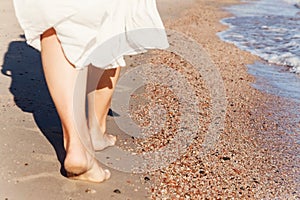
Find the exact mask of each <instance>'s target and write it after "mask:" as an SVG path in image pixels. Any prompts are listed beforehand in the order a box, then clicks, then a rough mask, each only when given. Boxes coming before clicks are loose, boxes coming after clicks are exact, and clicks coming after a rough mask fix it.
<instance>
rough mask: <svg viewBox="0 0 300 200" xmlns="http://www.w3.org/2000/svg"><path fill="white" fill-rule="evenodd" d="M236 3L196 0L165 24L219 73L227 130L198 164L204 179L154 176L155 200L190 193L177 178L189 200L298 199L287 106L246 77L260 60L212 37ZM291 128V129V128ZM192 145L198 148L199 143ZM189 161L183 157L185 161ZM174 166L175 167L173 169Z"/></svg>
mask: <svg viewBox="0 0 300 200" xmlns="http://www.w3.org/2000/svg"><path fill="white" fill-rule="evenodd" d="M239 3H242V2H239V1H236V0H232V1H231V0H229V1H225V2H224V1H222V3H219V2H218V1H204V0H198V1H195V4H194V6H193V7H192V8H189V9H187V10H186V11H184V12H183V13H182V14H181V16H180V17H179V18H178V19H177V20H175V21H174V19H173V20H166V21H165V26H166V28H170V29H173V30H177V31H179V32H182V33H184V34H186V35H188V36H189V37H191V38H193V39H194V40H196V41H197V42H198V43H199V44H200V45H202V47H203V48H204V49H205V50H206V51H207V52H208V54H209V55H210V56H211V59H212V60H213V62H214V63H215V65H216V66H217V67H218V68H219V70H220V72H221V74H222V77H223V80H224V84H225V88H226V92H227V101H228V107H227V116H226V127H225V132H224V133H223V134H222V135H221V137H220V139H219V143H218V145H217V146H216V149H215V150H214V151H213V153H212V154H211V155H208V156H207V157H205V158H204V159H201V160H198V161H199V162H201V163H202V164H203V165H204V167H202V168H201V169H203V170H204V171H205V173H204V175H203V174H202V175H201V174H200V175H199V173H198V174H197V172H196V170H194V173H196V174H197V178H195V180H193V182H198V183H197V184H196V183H193V184H191V183H190V182H189V181H188V180H185V179H182V178H181V177H178V176H175V177H173V178H166V176H165V175H159V174H156V175H158V176H159V177H160V178H159V180H157V182H156V184H155V185H154V186H153V187H152V192H153V193H156V194H155V195H152V198H154V199H156V198H158V199H159V198H163V197H170V196H171V197H172V198H176V193H177V192H178V191H180V192H181V193H185V192H187V193H188V190H185V189H184V187H183V186H182V183H181V182H178V180H176V179H179V180H181V181H182V182H184V185H185V186H186V187H188V188H198V189H195V190H194V192H193V194H192V195H191V199H197V198H205V197H209V198H213V197H214V198H218V197H222V198H226V197H228V198H230V197H234V198H254V199H261V198H267V199H270V198H271V199H273V198H291V199H294V198H299V188H300V187H299V186H300V185H299V175H298V174H299V166H297V161H299V158H298V157H297V154H298V152H299V144H297V141H295V138H293V137H292V136H291V135H289V134H288V133H287V132H286V131H285V129H283V128H282V127H283V126H285V125H287V119H286V118H287V117H289V113H288V112H286V110H285V111H284V110H283V109H284V108H286V107H287V106H289V107H290V106H291V102H289V101H287V100H286V99H285V98H282V97H278V96H274V95H270V94H267V93H263V92H261V91H258V90H257V89H255V88H254V87H253V86H252V84H253V83H255V80H256V78H255V77H254V76H252V75H250V74H249V73H248V68H247V65H250V64H253V63H254V62H255V61H261V59H260V58H259V57H257V56H255V55H252V54H250V53H248V52H246V51H243V50H240V49H239V48H238V47H236V46H234V45H233V44H229V43H226V42H224V41H222V40H221V39H220V38H219V37H218V36H217V35H216V34H217V32H220V31H223V30H226V29H227V28H228V27H227V26H225V25H223V24H221V22H220V20H221V19H223V18H227V17H230V16H233V15H232V14H230V13H228V12H227V11H225V10H224V9H223V8H224V7H225V6H230V5H234V4H239ZM276 104H278V105H280V106H276ZM278 113H281V115H278ZM272 116H273V117H272ZM289 126H290V128H292V127H291V126H293V124H289ZM286 129H287V127H286ZM192 146H194V147H197V146H198V147H199V145H198V144H192ZM195 149H197V148H195ZM185 156H187V155H185ZM194 156H195V155H194ZM190 157H191V155H189V156H187V159H189V158H190ZM222 158H226V159H228V160H226V161H224V159H222ZM298 163H299V162H298ZM177 165H179V164H174V165H173V166H172V168H173V169H174V168H176V166H177ZM183 168H184V170H178V171H176V173H182V174H188V175H190V174H189V173H187V171H188V170H187V168H186V167H183ZM189 170H190V168H189ZM165 173H166V174H169V175H170V174H172V173H174V171H173V170H172V169H170V168H169V169H167V170H166V172H165ZM188 175H187V176H188ZM170 182H175V183H177V184H178V185H181V186H178V185H176V184H175V185H176V187H177V189H174V188H172V187H170V186H168V183H170ZM187 185H188V186H187ZM178 188H179V189H178ZM161 191H164V192H161ZM176 191H177V192H176ZM153 193H152V194H153Z"/></svg>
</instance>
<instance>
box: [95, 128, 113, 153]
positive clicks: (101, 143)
mask: <svg viewBox="0 0 300 200" xmlns="http://www.w3.org/2000/svg"><path fill="white" fill-rule="evenodd" d="M91 138H92V143H93V146H94V149H95V151H101V150H103V149H105V148H107V147H110V146H114V145H115V143H116V141H117V137H116V136H114V135H110V134H107V133H104V134H99V132H98V133H93V132H92V133H91Z"/></svg>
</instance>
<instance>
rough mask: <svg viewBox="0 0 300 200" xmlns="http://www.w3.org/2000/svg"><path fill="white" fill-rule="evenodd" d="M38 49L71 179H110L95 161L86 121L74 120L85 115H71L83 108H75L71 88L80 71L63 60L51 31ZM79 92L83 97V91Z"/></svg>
mask: <svg viewBox="0 0 300 200" xmlns="http://www.w3.org/2000/svg"><path fill="white" fill-rule="evenodd" d="M41 48H42V51H41V56H42V63H43V69H44V73H45V78H46V82H47V85H48V88H49V91H50V94H51V97H52V99H53V101H54V104H55V106H56V109H57V112H58V114H59V117H60V120H61V123H62V127H63V134H64V145H65V149H66V159H65V161H64V167H65V169H66V171H67V172H68V174H69V175H72V177H71V178H74V179H80V180H87V181H92V182H102V181H104V180H105V179H108V178H109V176H110V173H109V171H108V170H103V169H102V168H101V167H100V166H99V165H98V163H97V161H96V160H95V158H94V154H93V152H94V149H93V145H92V143H91V139H90V134H89V132H88V127H87V122H86V121H85V120H81V121H78V120H76V119H85V116H79V117H78V116H75V113H76V114H79V115H84V112H81V111H80V110H79V112H74V107H75V108H77V107H78V106H79V109H81V107H82V109H83V110H84V109H85V107H84V105H74V88H75V85H76V81H77V78H78V75H79V73H82V72H81V71H80V70H75V69H74V67H73V66H72V64H71V63H69V62H68V60H67V59H66V57H65V55H64V53H63V50H62V48H61V45H60V42H59V40H58V38H57V36H56V33H55V30H54V29H49V30H47V31H46V32H45V33H43V35H42V36H41ZM76 89H77V88H76ZM77 92H78V91H77ZM80 93H82V94H83V98H85V91H82V92H80V91H79V94H80ZM80 102H83V101H79V103H80ZM75 121H76V122H75Z"/></svg>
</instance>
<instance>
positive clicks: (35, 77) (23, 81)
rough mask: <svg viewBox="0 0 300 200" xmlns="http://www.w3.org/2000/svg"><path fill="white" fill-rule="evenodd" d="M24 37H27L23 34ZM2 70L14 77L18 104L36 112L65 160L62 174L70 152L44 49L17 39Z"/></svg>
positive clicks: (15, 99) (15, 98)
mask: <svg viewBox="0 0 300 200" xmlns="http://www.w3.org/2000/svg"><path fill="white" fill-rule="evenodd" d="M20 37H21V38H24V36H23V35H21V36H20ZM1 72H2V74H3V75H5V76H10V77H11V85H10V88H9V90H10V92H11V93H12V94H13V95H14V101H15V103H16V105H17V106H18V107H19V108H20V109H22V111H24V112H29V113H32V114H33V117H34V120H35V122H36V124H37V126H38V128H39V129H40V130H41V132H42V133H43V135H44V136H45V137H46V138H47V139H48V141H49V142H50V143H51V145H52V146H53V148H54V149H55V152H56V155H57V158H58V160H59V162H60V163H61V174H62V175H64V176H65V175H66V172H65V170H64V168H63V162H64V158H65V154H66V153H65V150H64V147H63V136H62V129H61V125H60V120H59V117H58V114H57V112H56V110H55V107H54V104H53V102H52V100H51V97H50V94H49V91H48V89H47V85H46V82H45V78H44V75H43V70H42V65H41V59H40V53H39V52H38V51H36V50H34V49H33V48H31V47H29V46H28V45H27V44H26V43H25V41H13V42H11V43H10V45H9V48H8V50H7V52H6V54H5V57H4V63H3V66H2V70H1ZM32 137H38V136H37V135H33V136H32Z"/></svg>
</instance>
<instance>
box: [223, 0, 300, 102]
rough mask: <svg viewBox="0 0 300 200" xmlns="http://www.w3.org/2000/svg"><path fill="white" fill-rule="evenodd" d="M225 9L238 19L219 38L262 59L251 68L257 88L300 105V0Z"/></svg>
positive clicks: (269, 0) (264, 1)
mask: <svg viewBox="0 0 300 200" xmlns="http://www.w3.org/2000/svg"><path fill="white" fill-rule="evenodd" d="M242 2H243V3H242V4H240V5H234V6H230V7H228V8H225V9H226V10H227V11H229V12H231V13H232V14H234V17H230V18H226V19H223V20H222V21H221V22H222V23H224V24H226V25H228V26H229V29H228V30H226V31H224V32H221V33H219V34H218V35H219V37H220V38H221V39H222V40H224V41H226V42H229V43H233V44H235V45H236V46H238V47H239V48H241V49H243V50H246V51H249V52H251V53H252V54H254V55H257V56H259V57H261V58H262V59H263V60H264V61H265V63H259V62H257V63H255V64H253V65H250V66H249V72H250V73H251V74H253V75H255V76H256V77H257V82H256V83H255V87H257V88H259V89H261V90H263V91H265V92H268V93H272V94H275V95H280V96H283V97H287V98H289V99H291V100H293V101H296V102H300V9H299V7H300V0H258V1H253V0H252V1H251V0H245V1H242Z"/></svg>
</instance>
